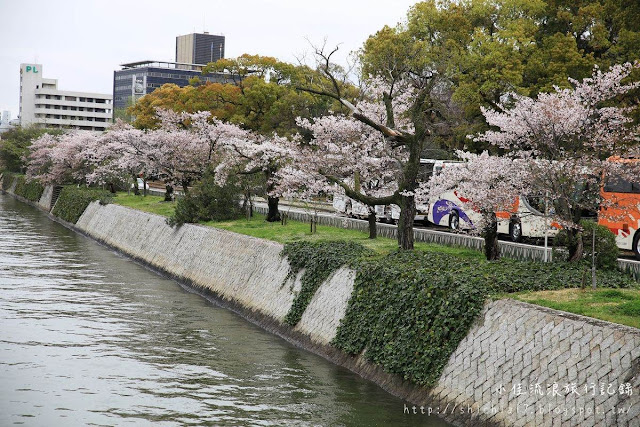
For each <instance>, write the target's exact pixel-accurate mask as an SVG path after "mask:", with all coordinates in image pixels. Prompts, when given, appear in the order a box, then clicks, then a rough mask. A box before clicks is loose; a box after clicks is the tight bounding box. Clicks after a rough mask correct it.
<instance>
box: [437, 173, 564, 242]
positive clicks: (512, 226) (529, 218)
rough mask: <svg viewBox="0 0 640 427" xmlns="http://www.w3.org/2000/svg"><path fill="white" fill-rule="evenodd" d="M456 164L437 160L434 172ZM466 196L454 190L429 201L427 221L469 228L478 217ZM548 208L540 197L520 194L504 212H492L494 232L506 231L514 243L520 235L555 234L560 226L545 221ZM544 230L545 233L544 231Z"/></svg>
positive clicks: (502, 232)
mask: <svg viewBox="0 0 640 427" xmlns="http://www.w3.org/2000/svg"><path fill="white" fill-rule="evenodd" d="M452 163H459V162H453V161H441V162H438V163H436V165H435V167H434V173H435V174H437V173H440V171H442V169H443V168H445V167H446V166H447V164H452ZM467 202H469V199H465V198H464V197H463V196H461V195H460V194H458V192H457V191H455V190H454V191H449V192H447V193H444V194H442V195H440V196H439V197H437V198H434V199H432V200H430V201H429V209H428V216H427V220H428V221H429V222H431V223H432V224H435V225H440V226H444V227H448V228H450V229H451V230H465V229H466V230H470V229H474V228H475V227H476V224H477V223H478V222H479V221H480V220H481V219H482V215H481V214H480V213H479V212H476V211H474V210H473V209H469V207H468V206H469V204H468V203H467ZM545 211H547V213H549V212H550V211H552V209H549V208H548V207H547V208H545V203H544V199H543V198H539V197H533V196H525V195H521V196H519V197H518V198H517V199H516V200H514V203H513V205H512V206H511V208H510V209H509V210H508V211H501V212H496V217H497V220H498V233H499V234H507V235H509V237H510V238H511V240H512V241H514V242H520V241H522V239H523V238H524V237H527V238H543V237H545V235H546V236H547V237H552V236H554V235H556V234H557V233H558V229H559V228H560V226H559V225H558V224H557V223H556V222H552V221H550V220H549V215H545ZM545 231H546V232H545Z"/></svg>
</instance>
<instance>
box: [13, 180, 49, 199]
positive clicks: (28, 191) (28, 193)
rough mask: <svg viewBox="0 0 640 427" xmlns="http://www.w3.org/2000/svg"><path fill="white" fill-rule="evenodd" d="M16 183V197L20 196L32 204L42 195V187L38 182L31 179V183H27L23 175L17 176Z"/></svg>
mask: <svg viewBox="0 0 640 427" xmlns="http://www.w3.org/2000/svg"><path fill="white" fill-rule="evenodd" d="M16 180H17V181H18V182H17V183H16V189H15V194H16V195H18V196H22V197H24V198H25V199H27V200H30V201H32V202H37V201H38V200H40V197H41V196H42V193H43V192H44V187H43V186H42V184H40V183H39V182H38V181H36V180H34V179H32V180H31V181H27V180H26V179H25V177H24V176H23V175H19V176H17V177H16Z"/></svg>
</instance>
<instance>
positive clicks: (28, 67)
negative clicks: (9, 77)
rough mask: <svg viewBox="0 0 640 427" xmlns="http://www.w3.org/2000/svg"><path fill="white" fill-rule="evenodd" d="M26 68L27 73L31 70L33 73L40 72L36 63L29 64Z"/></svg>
mask: <svg viewBox="0 0 640 427" xmlns="http://www.w3.org/2000/svg"><path fill="white" fill-rule="evenodd" d="M25 70H26V72H27V73H28V72H29V71H31V72H32V73H37V72H38V69H37V68H36V66H35V65H27V66H26V68H25Z"/></svg>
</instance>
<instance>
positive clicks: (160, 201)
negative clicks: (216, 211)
mask: <svg viewBox="0 0 640 427" xmlns="http://www.w3.org/2000/svg"><path fill="white" fill-rule="evenodd" d="M113 203H116V204H118V205H122V206H127V207H130V208H133V209H137V210H141V211H144V212H150V213H154V214H157V215H162V216H166V217H168V216H171V215H172V214H173V211H174V208H175V203H173V202H165V201H164V198H163V197H161V196H145V197H143V196H135V195H133V194H130V195H128V194H127V193H118V195H117V197H114V198H113ZM264 218H265V217H264V215H262V214H258V213H255V214H254V216H253V218H251V219H250V220H248V221H247V219H246V218H242V219H236V220H232V221H222V222H217V221H208V222H205V223H203V225H207V226H210V227H216V228H221V229H223V230H229V231H233V232H235V233H240V234H246V235H248V236H253V237H260V238H262V239H267V240H273V241H275V242H279V243H289V242H296V241H301V240H303V241H310V242H311V241H318V240H351V241H357V242H359V243H361V244H362V245H364V246H366V247H367V248H370V249H372V250H374V251H375V252H376V253H378V254H385V253H389V252H391V251H393V250H395V249H397V247H398V242H397V240H395V239H388V238H384V237H378V238H377V239H373V240H372V239H369V238H368V236H369V234H368V233H365V232H362V231H357V230H349V229H344V228H336V227H330V226H326V225H318V226H317V228H316V230H317V232H316V233H315V234H311V231H310V225H309V224H308V223H304V222H300V221H293V220H289V221H288V222H287V225H285V226H283V225H282V224H280V223H279V222H275V223H274V222H266V221H265V220H264ZM415 248H416V250H421V251H435V252H442V253H448V254H452V255H458V256H463V257H465V258H475V259H477V260H478V261H484V256H483V255H482V253H481V252H478V251H474V250H472V249H465V248H451V247H448V246H441V245H435V244H431V243H421V242H416V244H415Z"/></svg>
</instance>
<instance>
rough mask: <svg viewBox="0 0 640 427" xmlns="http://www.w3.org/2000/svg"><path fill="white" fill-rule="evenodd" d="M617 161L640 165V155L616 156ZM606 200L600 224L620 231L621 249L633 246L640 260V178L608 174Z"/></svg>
mask: <svg viewBox="0 0 640 427" xmlns="http://www.w3.org/2000/svg"><path fill="white" fill-rule="evenodd" d="M609 160H610V161H614V162H622V163H626V164H630V165H634V166H636V165H639V162H640V159H621V158H620V157H612V158H610V159H609ZM600 194H601V196H602V203H601V205H600V211H599V213H598V224H600V225H604V226H605V227H607V228H608V229H609V230H611V232H612V233H613V234H615V235H616V243H617V245H618V247H619V248H620V249H626V250H632V251H633V252H634V253H635V255H636V258H637V259H638V260H640V178H639V179H638V180H634V181H629V180H627V179H624V178H621V177H614V176H605V177H604V182H603V185H602V188H601V190H600Z"/></svg>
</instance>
